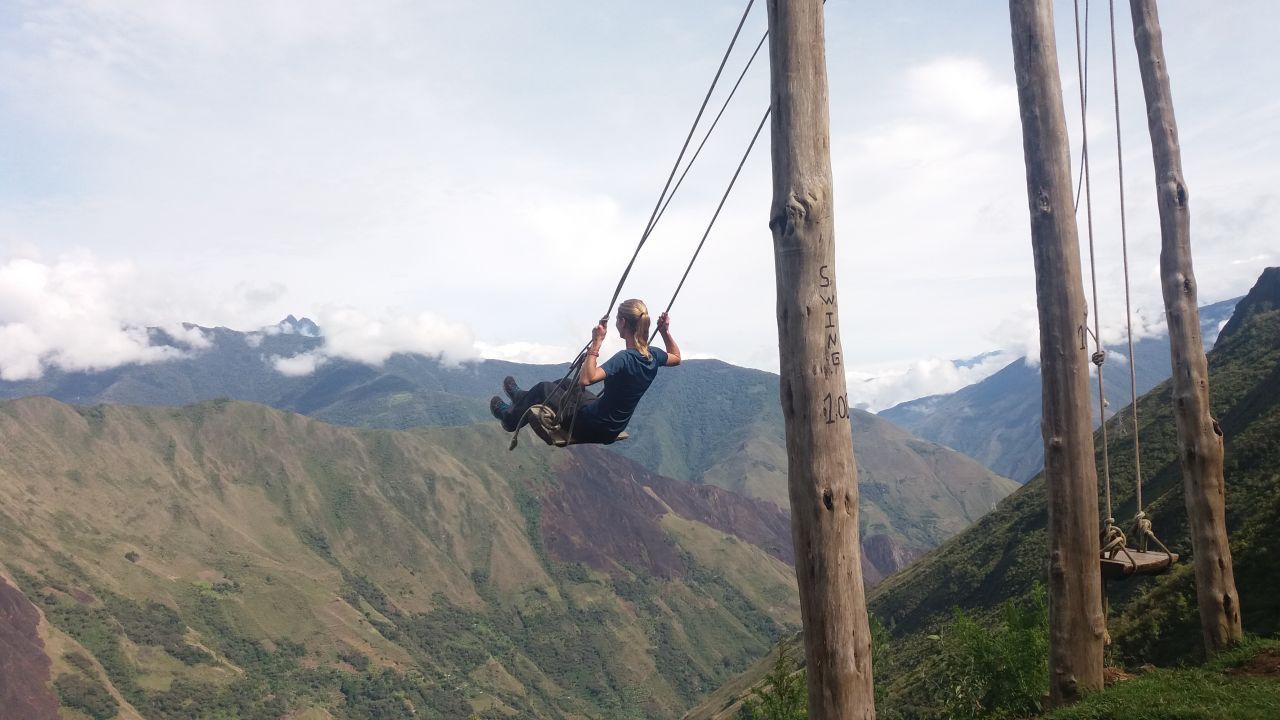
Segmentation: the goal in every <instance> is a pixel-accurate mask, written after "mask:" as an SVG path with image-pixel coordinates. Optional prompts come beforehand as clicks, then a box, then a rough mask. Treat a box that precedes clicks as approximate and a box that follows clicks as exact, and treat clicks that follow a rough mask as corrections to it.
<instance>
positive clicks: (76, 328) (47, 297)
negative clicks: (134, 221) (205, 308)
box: [0, 254, 209, 380]
mask: <svg viewBox="0 0 1280 720" xmlns="http://www.w3.org/2000/svg"><path fill="white" fill-rule="evenodd" d="M132 285H133V273H132V270H131V268H130V267H129V266H128V265H126V264H121V263H100V262H98V261H97V260H95V259H94V258H93V257H92V256H90V255H87V254H81V255H76V256H68V257H64V258H61V259H59V260H57V261H55V262H53V263H51V264H46V263H41V262H38V261H36V260H30V259H25V258H18V259H10V260H7V261H5V262H4V264H2V265H0V378H2V379H4V380H30V379H35V378H39V377H40V376H41V375H43V374H44V371H45V370H46V369H48V368H54V367H56V368H60V369H63V370H67V371H79V370H102V369H105V368H110V367H115V366H118V365H124V364H128V363H151V362H157V361H160V360H166V359H171V358H174V357H179V356H181V355H183V354H184V350H183V349H180V348H174V347H164V346H153V345H151V339H150V337H149V335H148V332H147V329H146V325H145V324H144V323H141V322H139V321H138V318H137V317H136V316H134V315H132V314H131V313H130V311H129V306H130V300H129V293H130V290H131V288H132ZM164 329H165V330H166V331H167V332H168V333H169V334H170V335H172V336H173V338H174V339H175V340H176V342H177V343H178V344H179V345H182V346H185V348H186V349H190V350H199V349H202V348H206V347H208V346H209V340H208V338H206V337H205V336H204V335H203V334H202V333H201V332H200V331H199V330H198V329H195V328H191V329H188V328H184V327H182V326H181V325H170V326H168V327H166V328H164Z"/></svg>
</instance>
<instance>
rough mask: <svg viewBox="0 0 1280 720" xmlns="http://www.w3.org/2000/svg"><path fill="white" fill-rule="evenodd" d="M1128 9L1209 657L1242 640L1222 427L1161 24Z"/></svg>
mask: <svg viewBox="0 0 1280 720" xmlns="http://www.w3.org/2000/svg"><path fill="white" fill-rule="evenodd" d="M1129 9H1130V11H1131V13H1132V15H1133V39H1134V42H1135V44H1136V45H1137V48H1138V67H1139V69H1140V70H1141V74H1142V89H1143V94H1144V95H1146V100H1147V128H1148V129H1149V130H1150V133H1151V151H1152V155H1154V157H1155V166H1156V198H1157V204H1158V205H1159V208H1160V280H1161V287H1162V289H1163V293H1164V309H1165V315H1166V317H1167V318H1168V323H1169V353H1170V355H1171V356H1172V361H1173V406H1174V418H1175V419H1176V423H1177V427H1178V450H1179V452H1178V456H1179V458H1180V461H1181V464H1182V491H1183V495H1184V496H1185V498H1186V503H1187V515H1188V517H1189V520H1190V523H1189V524H1190V529H1191V550H1192V555H1193V556H1194V558H1195V562H1194V564H1195V571H1196V600H1197V601H1198V604H1199V605H1200V626H1201V631H1202V634H1203V635H1204V645H1205V650H1206V652H1207V653H1208V654H1210V655H1213V654H1215V653H1217V652H1220V651H1222V650H1224V649H1226V648H1228V647H1231V646H1232V645H1234V644H1236V643H1238V642H1239V641H1240V639H1241V637H1242V636H1243V630H1242V628H1241V624H1240V596H1239V594H1237V592H1236V580H1235V573H1234V571H1233V569H1232V566H1231V545H1230V544H1229V542H1228V540H1227V522H1226V507H1225V504H1226V502H1225V501H1226V498H1225V494H1224V493H1225V481H1224V478H1223V470H1222V462H1223V457H1222V456H1223V449H1222V429H1221V428H1219V427H1218V423H1217V421H1216V420H1214V419H1213V416H1212V415H1211V414H1210V408H1209V363H1208V361H1207V360H1206V359H1205V355H1204V343H1203V342H1202V341H1201V339H1200V310H1199V309H1198V306H1197V302H1198V301H1197V299H1196V295H1197V293H1196V276H1195V271H1194V270H1193V268H1192V266H1191V214H1190V208H1189V207H1188V203H1187V184H1186V181H1185V180H1184V179H1183V177H1182V151H1181V149H1180V148H1179V146H1178V125H1177V122H1176V121H1175V120H1174V117H1173V95H1172V93H1171V92H1170V89H1169V73H1168V69H1167V67H1166V66H1165V61H1164V44H1163V42H1162V41H1161V36H1160V19H1159V17H1157V15H1156V3H1155V0H1130V2H1129Z"/></svg>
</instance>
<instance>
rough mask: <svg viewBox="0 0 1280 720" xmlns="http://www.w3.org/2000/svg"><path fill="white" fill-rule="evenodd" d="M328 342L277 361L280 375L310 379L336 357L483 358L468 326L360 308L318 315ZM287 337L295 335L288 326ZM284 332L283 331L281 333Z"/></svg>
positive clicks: (374, 360) (375, 361)
mask: <svg viewBox="0 0 1280 720" xmlns="http://www.w3.org/2000/svg"><path fill="white" fill-rule="evenodd" d="M317 322H318V324H319V326H320V333H321V335H320V336H321V338H322V339H323V343H322V344H321V345H320V347H319V348H316V349H314V350H310V351H307V352H305V353H301V354H299V355H294V356H292V357H280V356H272V357H270V358H269V359H268V360H269V362H270V363H271V364H272V366H273V367H275V369H276V370H278V371H279V372H281V373H283V374H285V375H291V376H297V375H309V374H311V373H312V372H314V371H315V370H316V368H318V367H319V366H320V365H322V364H324V363H325V362H326V361H328V360H330V359H333V358H340V359H343V360H352V361H355V362H360V363H365V364H366V365H374V366H377V365H381V364H382V363H384V362H386V360H387V358H389V357H391V356H392V355H395V354H397V353H418V354H422V355H431V356H434V357H439V358H440V359H441V361H443V362H444V363H446V364H451V365H457V364H459V363H461V362H462V361H464V360H470V359H473V358H475V357H477V349H476V342H475V339H474V338H473V337H472V335H471V331H470V330H469V329H467V327H466V326H464V325H461V324H458V323H454V322H450V321H448V320H445V319H444V318H441V317H439V316H438V315H435V314H433V313H429V312H421V313H417V314H414V315H392V314H382V315H377V316H374V315H369V314H367V313H365V312H363V311H361V310H357V309H355V308H336V309H329V310H323V311H321V312H320V313H319V314H318V315H317ZM286 327H287V328H288V329H287V331H286V332H290V333H292V332H294V328H293V326H291V325H290V326H286ZM281 330H282V328H280V327H277V332H279V331H281Z"/></svg>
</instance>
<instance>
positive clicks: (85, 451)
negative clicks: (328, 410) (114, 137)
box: [0, 398, 798, 717]
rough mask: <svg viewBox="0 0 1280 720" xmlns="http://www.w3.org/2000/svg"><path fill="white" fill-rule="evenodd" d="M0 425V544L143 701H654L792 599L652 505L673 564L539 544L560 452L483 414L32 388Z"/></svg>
mask: <svg viewBox="0 0 1280 720" xmlns="http://www.w3.org/2000/svg"><path fill="white" fill-rule="evenodd" d="M0 437H2V438H4V443H3V444H0V546H3V547H4V550H5V552H4V554H3V560H2V561H0V562H2V563H3V565H4V567H5V569H7V570H8V572H9V574H10V575H11V576H12V577H14V578H15V579H16V580H17V582H18V583H19V584H20V585H21V586H22V589H23V590H24V591H25V592H26V593H27V594H28V596H30V597H31V598H33V600H34V601H35V602H36V604H37V605H38V606H40V607H42V608H43V609H44V611H45V615H46V617H47V618H48V619H49V621H50V623H51V626H46V627H48V628H49V631H50V632H51V633H52V634H53V635H55V636H57V637H65V638H67V641H66V642H64V643H63V645H65V646H67V647H68V648H70V649H71V651H74V652H81V653H83V654H84V655H86V656H87V657H88V658H89V660H90V661H92V662H93V663H94V664H95V666H100V667H102V668H104V669H105V675H101V676H99V677H98V680H99V681H102V682H104V684H105V686H106V689H107V690H108V691H110V692H112V693H115V694H116V696H117V697H118V698H119V699H120V700H121V702H122V704H126V703H132V704H133V705H135V706H137V707H138V709H140V710H144V713H143V714H144V715H146V716H147V717H186V716H188V715H190V714H191V713H192V712H193V711H192V708H193V707H196V706H197V705H198V706H200V707H204V708H209V710H208V712H215V711H222V712H226V713H230V714H231V715H233V716H242V717H274V716H275V715H274V714H273V713H275V712H277V711H278V710H279V709H280V707H282V706H284V707H291V708H294V709H298V710H301V709H305V708H308V707H310V708H312V709H313V711H314V712H319V711H320V710H321V709H323V708H328V709H329V710H331V711H332V712H334V713H336V716H338V717H396V716H399V715H403V714H405V713H407V708H408V707H410V706H414V707H416V708H417V709H418V711H419V713H420V715H419V716H425V717H431V716H433V713H434V716H437V717H454V716H457V715H455V714H454V713H455V711H456V712H462V713H463V715H464V716H465V714H466V713H469V712H470V711H471V710H479V711H483V712H484V713H485V716H486V717H487V716H492V717H501V716H505V715H509V714H511V713H516V714H520V715H524V716H529V715H538V716H543V717H599V716H609V717H629V716H635V717H668V716H671V715H673V714H674V713H675V712H676V711H677V710H678V709H679V708H681V707H683V706H685V705H686V704H687V703H688V702H690V701H691V700H692V699H694V698H696V697H698V696H699V695H700V694H702V693H703V692H705V691H706V690H707V689H709V688H710V687H714V686H715V685H717V684H718V683H719V682H721V681H723V680H724V679H725V678H727V677H729V676H731V675H732V674H733V673H734V672H736V671H739V670H741V669H742V668H743V667H745V666H746V664H747V663H749V662H750V661H751V660H752V659H753V658H755V657H758V656H759V655H761V654H763V652H765V651H766V650H767V648H768V643H769V641H770V638H771V637H776V635H777V634H778V633H780V632H783V631H785V629H786V627H788V626H791V625H793V624H794V623H795V622H796V621H797V620H798V608H797V606H796V604H795V600H794V599H793V598H792V596H793V595H794V589H793V587H794V586H793V582H794V581H793V579H792V577H791V572H790V569H789V568H788V567H787V566H785V565H784V564H782V563H781V562H780V561H778V560H777V559H776V558H774V557H771V556H770V555H769V554H767V553H766V552H765V551H763V550H761V549H760V548H757V547H755V546H753V545H751V544H749V543H745V542H742V541H741V540H738V539H737V538H733V537H731V536H729V535H726V534H725V533H722V532H720V531H716V530H712V529H711V528H709V527H707V526H705V525H702V524H700V523H697V522H693V521H690V520H686V519H683V518H680V517H678V516H676V515H674V514H668V515H667V516H666V517H665V519H663V520H662V523H663V525H662V527H663V528H664V529H665V532H666V533H667V535H668V537H669V542H670V543H671V545H672V547H673V549H674V551H675V552H676V553H677V554H678V555H680V556H681V557H683V558H685V565H684V567H685V568H687V570H686V571H685V572H684V573H682V574H679V575H674V576H671V577H655V576H652V575H649V574H646V573H645V572H643V571H639V570H636V571H633V572H627V571H620V572H615V573H614V574H612V575H609V574H604V573H600V572H597V571H593V570H591V569H590V568H588V567H586V566H582V565H579V564H566V563H562V562H558V561H557V560H556V559H555V558H554V557H550V556H549V555H548V553H547V551H546V550H545V548H544V547H543V543H542V538H541V534H540V528H539V513H540V511H539V503H540V498H541V497H543V496H547V495H549V494H554V493H555V491H556V487H557V484H558V481H557V468H556V467H555V466H554V464H553V463H552V460H553V459H554V458H557V457H558V456H557V455H555V454H553V453H551V452H550V451H548V450H546V449H545V448H532V447H525V448H522V449H520V450H517V451H516V452H515V453H511V454H507V452H506V449H505V443H504V442H503V437H502V436H501V435H500V434H499V433H498V432H497V431H496V430H492V429H488V428H467V429H445V428H428V429H422V430H416V431H410V432H395V431H367V430H353V429H349V428H338V427H333V426H330V425H326V424H323V423H320V422H317V421H314V420H311V419H308V418H306V417H303V416H298V415H293V414H290V413H284V412H279V411H274V410H270V409H268V408H265V407H262V406H256V405H248V404H244V403H230V402H213V403H206V404H202V405H197V406H192V407H188V408H181V409H169V408H133V407H118V406H114V407H113V406H100V407H93V408H78V409H77V408H73V407H70V406H66V405H62V404H59V403H57V402H55V401H52V400H48V399H39V398H32V399H25V400H20V401H14V402H6V403H0ZM605 481H606V482H607V479H606V480H605ZM619 482H622V480H619ZM135 553H136V555H134V554H135ZM127 556H128V557H127ZM129 558H132V560H130V559H129ZM152 603H158V604H156V605H153V604H152ZM744 617H745V618H755V619H754V620H753V621H752V622H753V623H754V624H753V625H750V626H749V625H747V624H744V620H743V618H744ZM166 628H168V629H166ZM184 628H186V629H184ZM50 647H51V648H56V647H61V646H55V645H52V644H51V645H50ZM192 647H196V648H201V647H202V648H204V649H205V650H207V652H208V656H207V657H204V658H203V659H196V660H195V662H194V664H188V663H186V662H183V661H182V660H181V659H180V658H181V657H182V656H184V655H186V656H188V659H189V660H190V659H191V657H190V655H191V654H192V653H195V654H197V655H203V654H204V653H200V652H198V651H195V650H191V649H190V648H192ZM53 653H54V654H55V655H57V656H56V657H55V658H54V660H55V675H56V674H60V673H65V674H78V673H79V672H80V671H78V670H77V669H75V668H73V667H70V666H69V665H68V661H67V660H66V658H64V657H62V655H61V654H60V651H58V650H56V649H55V650H54V651H53ZM366 660H367V662H368V669H366V670H364V671H363V672H361V673H355V672H352V670H354V669H358V668H359V667H360V666H361V665H363V664H364V663H365V662H366ZM108 678H109V681H110V682H109V683H107V682H106V679H108ZM463 678H465V679H463ZM264 683H265V685H264ZM388 702H390V703H391V704H390V705H388V704H387V703H388ZM174 708H176V709H174ZM428 708H430V709H431V710H427V709H428ZM450 708H453V710H450ZM125 709H126V712H128V705H127V704H126V705H125Z"/></svg>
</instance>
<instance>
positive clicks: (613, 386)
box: [574, 346, 667, 439]
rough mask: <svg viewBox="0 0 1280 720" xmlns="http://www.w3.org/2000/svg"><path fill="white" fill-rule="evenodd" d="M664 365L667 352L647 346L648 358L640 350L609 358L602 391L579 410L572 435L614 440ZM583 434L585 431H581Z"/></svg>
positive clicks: (623, 352) (625, 351)
mask: <svg viewBox="0 0 1280 720" xmlns="http://www.w3.org/2000/svg"><path fill="white" fill-rule="evenodd" d="M666 364H667V353H666V351H665V350H659V349H658V348H656V347H653V346H650V347H649V358H648V359H645V357H644V356H643V355H641V354H640V351H639V350H631V349H627V350H623V351H622V352H619V353H618V354H617V355H614V356H613V357H611V358H609V359H608V361H606V362H605V364H604V365H601V366H600V369H601V370H604V372H605V377H604V390H603V391H601V393H600V397H599V398H598V399H597V400H595V401H594V402H589V403H587V404H585V405H583V406H582V408H581V409H580V410H578V416H577V419H576V420H575V423H576V424H577V427H576V428H575V430H574V434H575V435H581V434H587V435H590V436H603V437H607V438H610V439H611V438H613V437H615V436H616V435H617V434H618V433H620V432H622V431H623V430H625V429H626V427H627V423H628V422H630V421H631V416H632V414H634V413H635V411H636V405H637V404H639V403H640V398H641V397H643V396H644V391H645V390H648V389H649V384H650V383H652V382H653V379H654V378H655V377H657V375H658V368H660V367H662V366H663V365H666ZM583 431H585V432H583Z"/></svg>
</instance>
